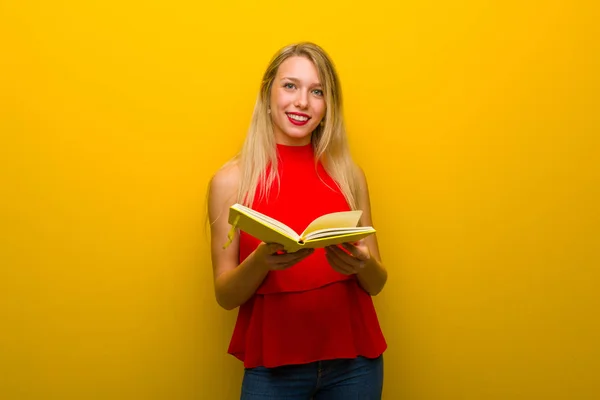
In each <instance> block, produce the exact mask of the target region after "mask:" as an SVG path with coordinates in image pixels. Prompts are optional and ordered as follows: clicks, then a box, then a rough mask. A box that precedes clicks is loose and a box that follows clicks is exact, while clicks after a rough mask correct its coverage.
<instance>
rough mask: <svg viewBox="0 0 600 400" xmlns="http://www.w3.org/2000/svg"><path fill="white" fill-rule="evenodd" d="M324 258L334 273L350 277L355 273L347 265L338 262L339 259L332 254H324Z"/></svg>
mask: <svg viewBox="0 0 600 400" xmlns="http://www.w3.org/2000/svg"><path fill="white" fill-rule="evenodd" d="M325 257H326V258H327V262H328V263H329V265H331V267H332V268H333V269H334V270H335V271H337V272H339V273H341V274H344V275H352V274H355V273H356V271H354V269H353V268H352V267H350V266H349V265H348V264H344V263H343V262H340V259H339V258H337V257H336V256H334V255H333V254H332V253H326V254H325Z"/></svg>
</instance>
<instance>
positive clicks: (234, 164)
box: [209, 159, 241, 198]
mask: <svg viewBox="0 0 600 400" xmlns="http://www.w3.org/2000/svg"><path fill="white" fill-rule="evenodd" d="M240 176H241V171H240V167H239V163H238V161H237V159H233V160H231V161H229V162H227V163H226V164H225V165H223V166H222V167H221V168H220V169H219V170H218V171H217V172H216V173H215V174H214V175H213V176H212V177H211V179H210V185H209V186H210V193H211V196H216V197H220V198H228V197H230V196H233V197H235V194H236V193H237V190H238V186H239V183H240Z"/></svg>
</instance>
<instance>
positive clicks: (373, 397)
mask: <svg viewBox="0 0 600 400" xmlns="http://www.w3.org/2000/svg"><path fill="white" fill-rule="evenodd" d="M382 389H383V356H379V357H377V358H374V359H370V358H365V357H358V358H353V359H339V360H326V361H317V362H313V363H310V364H301V365H286V366H282V367H276V368H265V367H256V368H247V369H245V372H244V379H243V381H242V396H241V400H263V399H273V400H275V399H276V400H310V399H314V400H354V399H356V400H380V399H381V392H382Z"/></svg>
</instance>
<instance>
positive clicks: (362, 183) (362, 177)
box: [354, 164, 368, 192]
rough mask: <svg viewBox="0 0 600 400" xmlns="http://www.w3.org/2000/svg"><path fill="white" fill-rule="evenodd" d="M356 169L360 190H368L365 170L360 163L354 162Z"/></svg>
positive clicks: (355, 173) (355, 174)
mask: <svg viewBox="0 0 600 400" xmlns="http://www.w3.org/2000/svg"><path fill="white" fill-rule="evenodd" d="M354 170H355V172H354V176H355V177H356V183H357V184H358V188H359V190H360V192H364V191H367V192H368V185H367V175H366V174H365V171H364V170H363V169H362V167H361V166H360V165H358V164H354Z"/></svg>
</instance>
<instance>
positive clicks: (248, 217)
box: [224, 204, 375, 252]
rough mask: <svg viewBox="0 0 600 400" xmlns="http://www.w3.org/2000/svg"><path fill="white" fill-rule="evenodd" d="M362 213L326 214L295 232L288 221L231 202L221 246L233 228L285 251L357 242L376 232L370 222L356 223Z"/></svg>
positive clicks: (231, 233)
mask: <svg viewBox="0 0 600 400" xmlns="http://www.w3.org/2000/svg"><path fill="white" fill-rule="evenodd" d="M361 215H362V211H341V212H335V213H331V214H325V215H322V216H320V217H318V218H317V219H315V220H314V221H312V222H311V223H310V224H309V225H308V227H306V229H305V230H304V232H302V233H297V232H294V230H293V229H291V228H290V227H288V226H287V225H285V224H283V223H281V222H279V221H277V220H275V219H273V218H270V217H268V216H266V215H264V214H261V213H259V212H258V211H255V210H252V209H251V208H248V207H245V206H243V205H241V204H234V205H233V206H231V207H230V209H229V223H230V224H231V226H232V228H231V232H230V233H229V242H228V243H227V244H226V245H225V246H224V247H227V246H228V245H229V243H230V242H231V240H232V239H233V233H234V231H235V229H236V228H237V229H240V230H242V231H244V232H246V233H247V234H249V235H251V236H254V237H255V238H257V239H259V240H261V241H263V242H265V243H279V244H281V245H283V246H284V248H285V250H286V251H287V252H295V251H298V250H300V249H302V248H320V247H325V246H330V245H334V244H340V243H344V242H356V241H358V240H360V239H362V238H364V237H366V236H369V235H371V234H373V233H375V229H374V228H373V227H371V226H357V225H358V222H359V221H360V217H361Z"/></svg>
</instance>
